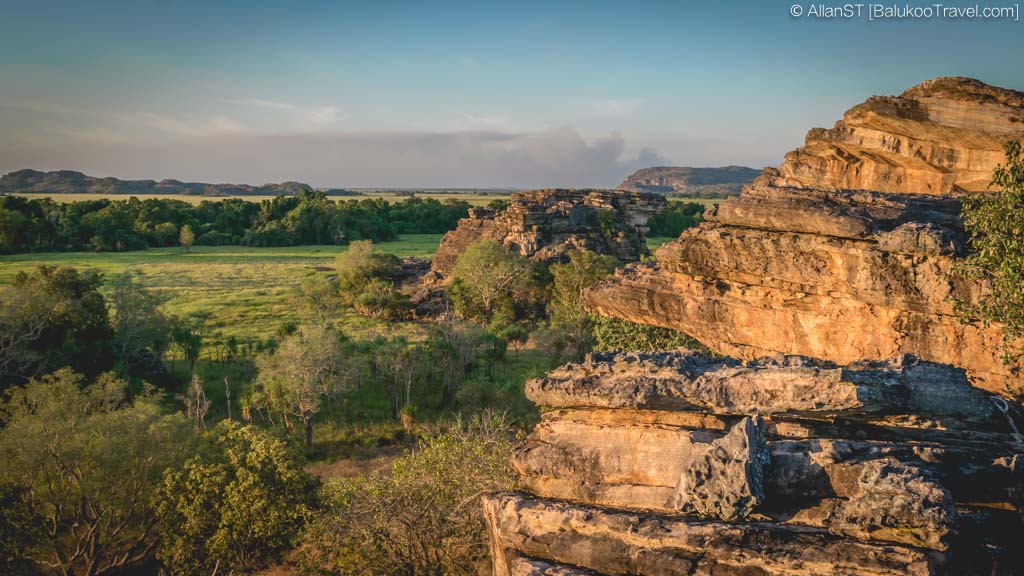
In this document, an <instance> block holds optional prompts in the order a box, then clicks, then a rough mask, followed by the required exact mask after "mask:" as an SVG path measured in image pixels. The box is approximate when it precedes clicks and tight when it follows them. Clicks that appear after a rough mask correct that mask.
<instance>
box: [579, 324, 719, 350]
mask: <svg viewBox="0 0 1024 576" xmlns="http://www.w3.org/2000/svg"><path fill="white" fill-rule="evenodd" d="M591 318H592V320H593V323H594V340H595V344H594V349H595V350H599V351H602V352H605V351H611V350H627V351H628V350H645V351H654V350H672V349H674V348H680V347H682V348H690V349H695V350H704V347H703V346H702V345H701V344H700V342H697V341H696V340H694V339H693V338H691V337H689V336H687V335H686V334H684V333H682V332H679V331H677V330H672V329H671V328H661V327H660V326H649V325H647V324H637V323H635V322H630V321H628V320H620V319H619V318H608V317H605V316H596V315H595V316H592V317H591Z"/></svg>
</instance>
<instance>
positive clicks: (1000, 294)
mask: <svg viewBox="0 0 1024 576" xmlns="http://www.w3.org/2000/svg"><path fill="white" fill-rule="evenodd" d="M992 185H993V186H994V187H995V188H997V190H996V191H995V192H992V193H980V194H974V195H970V196H968V197H966V198H965V199H964V200H963V219H964V229H965V230H966V231H967V233H968V234H969V236H970V241H971V253H970V254H969V255H968V256H967V258H966V259H965V260H964V262H963V263H962V264H961V265H960V266H959V267H958V269H957V272H959V273H960V274H962V275H963V276H965V277H966V278H969V279H973V280H980V281H982V282H983V283H984V285H985V288H986V293H985V294H984V296H983V297H981V298H978V300H977V301H976V302H958V305H957V308H958V310H959V311H960V313H961V314H962V315H963V316H964V318H965V319H966V320H970V321H980V322H983V323H985V324H988V323H992V322H997V323H1000V324H1002V326H1003V330H1004V332H1003V334H1004V340H1005V347H1004V352H1005V353H1004V361H1005V362H1007V363H1012V362H1015V361H1017V360H1020V358H1021V357H1022V356H1024V347H1022V346H1021V344H1020V343H1019V342H1018V343H1016V344H1015V342H1016V341H1017V340H1018V339H1019V338H1021V337H1024V156H1022V153H1021V143H1020V142H1019V141H1010V142H1007V143H1006V164H1004V165H1001V166H999V167H998V168H997V169H996V170H995V172H994V173H993V174H992Z"/></svg>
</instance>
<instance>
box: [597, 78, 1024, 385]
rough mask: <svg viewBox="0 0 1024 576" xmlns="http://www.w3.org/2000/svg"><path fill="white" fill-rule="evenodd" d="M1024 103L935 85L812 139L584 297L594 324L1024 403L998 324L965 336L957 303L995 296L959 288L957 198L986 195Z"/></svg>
mask: <svg viewBox="0 0 1024 576" xmlns="http://www.w3.org/2000/svg"><path fill="white" fill-rule="evenodd" d="M1016 138H1024V94H1022V93H1020V92H1016V91H1013V90H1007V89H1003V88H997V87H993V86H988V85H986V84H983V83H981V82H979V81H977V80H972V79H967V78H937V79H934V80H929V81H927V82H923V83H922V84H919V85H918V86H915V87H913V88H911V89H909V90H907V91H905V92H904V93H903V94H901V95H900V96H893V97H873V98H870V99H869V100H867V101H866V102H865V103H863V104H861V105H858V106H855V107H854V108H852V109H851V110H849V111H848V112H847V113H846V114H845V115H844V117H843V119H842V120H841V121H839V122H837V123H836V125H835V126H834V127H833V128H831V129H827V130H826V129H817V128H816V129H813V130H811V131H810V132H809V133H808V135H807V142H806V144H805V145H804V146H803V147H801V148H799V149H797V150H795V151H793V152H790V153H789V154H787V155H786V159H785V161H784V162H783V163H782V165H781V166H780V167H778V168H768V169H765V171H764V173H763V174H762V175H761V176H760V177H758V178H757V180H756V181H755V182H754V183H753V184H752V185H750V186H748V187H747V188H745V189H744V191H743V194H742V195H741V196H740V197H738V198H732V199H729V200H727V201H725V202H723V203H721V204H719V205H718V206H716V207H715V208H712V209H710V210H708V211H706V212H705V222H704V223H703V224H702V225H701V226H699V227H697V228H694V229H690V230H687V231H686V232H684V233H683V235H682V236H681V237H680V238H679V239H678V240H676V241H674V242H670V243H668V244H665V245H664V246H662V247H661V248H660V249H659V250H658V253H657V262H656V263H642V264H635V265H631V266H630V267H628V268H627V269H625V270H623V271H621V272H620V273H618V274H617V275H616V277H615V278H614V279H612V280H610V281H608V282H605V283H603V284H599V285H598V286H595V287H594V288H592V289H591V290H590V291H589V292H588V293H587V294H586V295H585V302H586V305H587V307H588V309H590V310H591V311H593V312H596V313H600V314H603V315H609V316H615V317H619V318H624V319H627V320H631V321H634V322H639V323H646V324H653V325H658V326H665V327H669V328H674V329H677V330H681V331H683V332H686V333H687V334H689V335H690V336H693V337H695V338H696V339H698V340H699V341H701V342H702V343H703V344H705V345H707V346H708V347H710V348H711V349H713V350H716V351H719V352H721V353H725V354H730V355H734V356H739V357H742V358H747V359H751V358H756V357H759V356H763V355H765V354H771V353H776V352H781V353H786V354H802V355H807V356H812V357H818V358H825V359H828V360H832V361H835V362H839V363H849V362H853V361H857V360H859V359H862V358H887V357H893V356H897V355H900V354H904V353H912V354H916V355H918V356H920V357H922V358H923V359H925V360H930V361H935V362H940V363H946V364H952V365H955V366H961V367H963V368H965V369H966V370H967V371H968V373H969V375H970V377H971V378H972V380H973V381H974V382H975V384H976V385H977V386H979V387H981V388H984V389H986V390H990V391H993V392H996V393H999V394H1002V395H1004V396H1007V397H1021V396H1022V395H1024V380H1022V378H1021V377H1020V375H1019V373H1018V372H1017V370H1018V369H1019V367H1017V366H1007V365H1005V364H1004V363H1003V358H1002V353H1001V345H1002V329H1001V327H1000V326H999V325H990V326H982V325H977V324H964V323H963V322H961V320H960V318H959V317H958V316H957V314H956V313H955V311H954V302H956V301H958V300H959V301H964V302H968V303H970V302H973V301H977V299H978V298H983V297H984V287H983V286H977V285H973V284H967V283H964V282H962V281H960V280H958V279H957V278H955V277H954V276H952V275H951V274H950V271H951V269H952V268H953V267H954V265H955V263H956V262H957V260H958V259H959V258H961V257H962V256H963V254H964V249H965V244H966V240H965V235H964V231H963V227H962V223H961V220H960V216H959V212H960V202H959V200H958V198H959V196H961V195H963V194H965V193H968V192H977V191H983V190H985V189H986V188H987V186H988V185H989V181H990V180H991V176H992V172H993V170H994V169H995V167H996V166H997V165H998V164H999V163H1000V162H1002V160H1003V152H1002V147H1003V144H1004V143H1005V141H1007V140H1009V139H1016Z"/></svg>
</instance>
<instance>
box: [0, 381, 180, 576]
mask: <svg viewBox="0 0 1024 576" xmlns="http://www.w3.org/2000/svg"><path fill="white" fill-rule="evenodd" d="M0 414H2V419H3V420H4V421H5V422H6V424H7V425H6V427H5V428H3V429H2V430H0V458H2V459H3V462H4V465H3V466H2V467H0V484H11V485H15V486H20V487H23V489H24V490H25V491H26V492H25V498H27V499H29V500H30V501H31V502H32V503H33V506H34V509H35V510H36V511H37V512H38V513H39V514H40V515H41V516H42V518H43V524H42V526H43V529H44V530H45V533H44V535H43V537H42V538H40V539H37V540H36V541H35V542H33V543H32V544H31V546H30V547H29V548H30V552H29V556H30V557H31V559H32V560H33V561H34V562H35V563H36V564H38V565H40V566H42V567H44V568H46V569H47V570H49V571H53V572H57V573H63V574H82V575H97V574H110V573H124V572H127V571H130V570H131V569H132V568H136V569H138V567H139V566H141V565H142V564H145V563H146V562H148V561H150V560H151V559H152V557H153V551H154V548H155V546H156V543H157V539H158V532H157V531H155V530H154V528H155V518H154V514H153V507H152V505H151V501H152V496H153V494H154V492H155V488H156V483H157V481H158V480H159V478H160V476H161V474H162V473H163V471H164V470H165V469H167V468H169V467H171V466H174V465H175V464H176V463H177V462H179V461H180V456H181V448H182V447H183V441H184V439H185V437H186V435H187V424H186V423H185V421H184V418H183V417H182V416H181V415H178V414H172V415H168V414H165V413H164V412H163V410H162V409H161V407H160V398H159V397H157V396H153V395H150V394H143V395H139V396H137V397H135V398H134V399H129V398H128V385H127V383H126V382H124V381H123V380H120V379H118V378H116V377H115V376H114V375H112V374H109V373H108V374H105V375H102V376H101V377H100V378H98V379H97V380H96V381H95V382H94V383H92V384H90V385H88V386H84V378H83V377H82V376H81V375H79V374H76V373H75V372H73V371H71V370H69V369H61V370H58V371H56V372H54V373H52V374H49V375H46V376H44V377H42V378H40V379H38V380H31V381H30V382H29V383H28V384H27V385H26V386H24V387H23V388H15V389H12V391H11V392H10V395H9V398H8V400H7V401H6V402H4V403H3V405H2V406H0Z"/></svg>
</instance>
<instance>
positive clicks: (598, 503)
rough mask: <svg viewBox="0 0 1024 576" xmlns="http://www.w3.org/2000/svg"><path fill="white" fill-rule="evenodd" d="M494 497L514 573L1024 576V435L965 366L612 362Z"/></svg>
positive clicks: (504, 558) (565, 381) (518, 455)
mask: <svg viewBox="0 0 1024 576" xmlns="http://www.w3.org/2000/svg"><path fill="white" fill-rule="evenodd" d="M526 392H527V395H528V396H529V397H530V398H531V399H532V400H533V401H534V402H536V403H537V404H539V405H541V406H543V407H546V411H545V413H544V415H543V417H542V420H541V423H540V424H539V425H538V426H537V427H536V429H535V430H534V431H533V432H532V434H531V435H530V437H529V439H528V441H527V442H526V444H525V445H524V446H522V447H521V448H520V449H518V450H517V451H516V452H515V454H514V455H513V457H512V464H513V467H514V468H515V469H516V471H517V473H518V475H519V478H520V485H521V488H522V489H523V491H521V492H515V493H503V494H497V495H493V496H489V497H487V498H485V500H484V514H485V518H486V520H487V523H488V526H489V530H490V539H491V551H492V558H493V562H494V574H495V576H507V575H517V576H527V575H536V576H540V575H556V574H557V575H594V574H607V575H625V574H630V575H637V576H646V575H651V576H653V575H667V574H702V575H712V574H714V575H743V576H755V575H756V576H772V575H788V576H798V575H819V574H843V575H853V574H858V575H882V574H886V575H897V574H922V575H923V574H951V575H952V574H956V575H971V574H978V575H982V574H984V575H986V576H990V575H1000V574H1004V575H1005V574H1020V573H1021V570H1022V567H1024V555H1022V550H1021V547H1020V542H1021V539H1022V537H1024V527H1022V523H1021V515H1020V511H1019V510H1020V505H1021V504H1022V496H1024V456H1022V455H1021V454H1022V452H1024V443H1022V437H1021V435H1020V434H1019V433H1018V429H1019V428H1020V426H1022V425H1024V420H1022V419H1021V418H1022V412H1021V409H1020V407H1019V406H1018V405H1016V404H1014V403H1012V402H1011V403H1008V402H1006V401H1004V400H1001V399H998V398H994V397H992V396H990V395H989V394H987V393H985V392H983V391H981V390H979V389H977V388H974V387H972V386H971V385H970V384H969V383H968V381H967V379H966V377H965V375H964V373H963V371H962V370H958V369H955V368H952V367H949V366H944V365H939V364H931V363H927V362H922V361H919V360H918V359H916V358H914V357H910V356H902V357H899V358H896V359H893V360H889V361H875V362H857V363H853V364H849V365H846V366H839V365H836V364H833V363H830V362H825V361H818V360H812V359H809V358H804V357H796V356H782V355H778V356H774V357H770V358H762V359H759V360H756V361H751V362H747V363H741V362H739V361H735V360H731V359H727V358H713V357H707V356H703V355H699V354H695V353H690V352H688V351H676V352H661V353H650V354H640V353H628V354H595V355H592V356H591V357H589V358H588V359H587V360H586V361H585V362H584V363H582V364H569V365H566V366H564V367H562V368H559V369H556V370H554V371H552V372H551V373H549V374H548V375H547V376H546V377H544V378H539V379H535V380H533V381H530V382H529V383H528V384H527V388H526Z"/></svg>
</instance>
